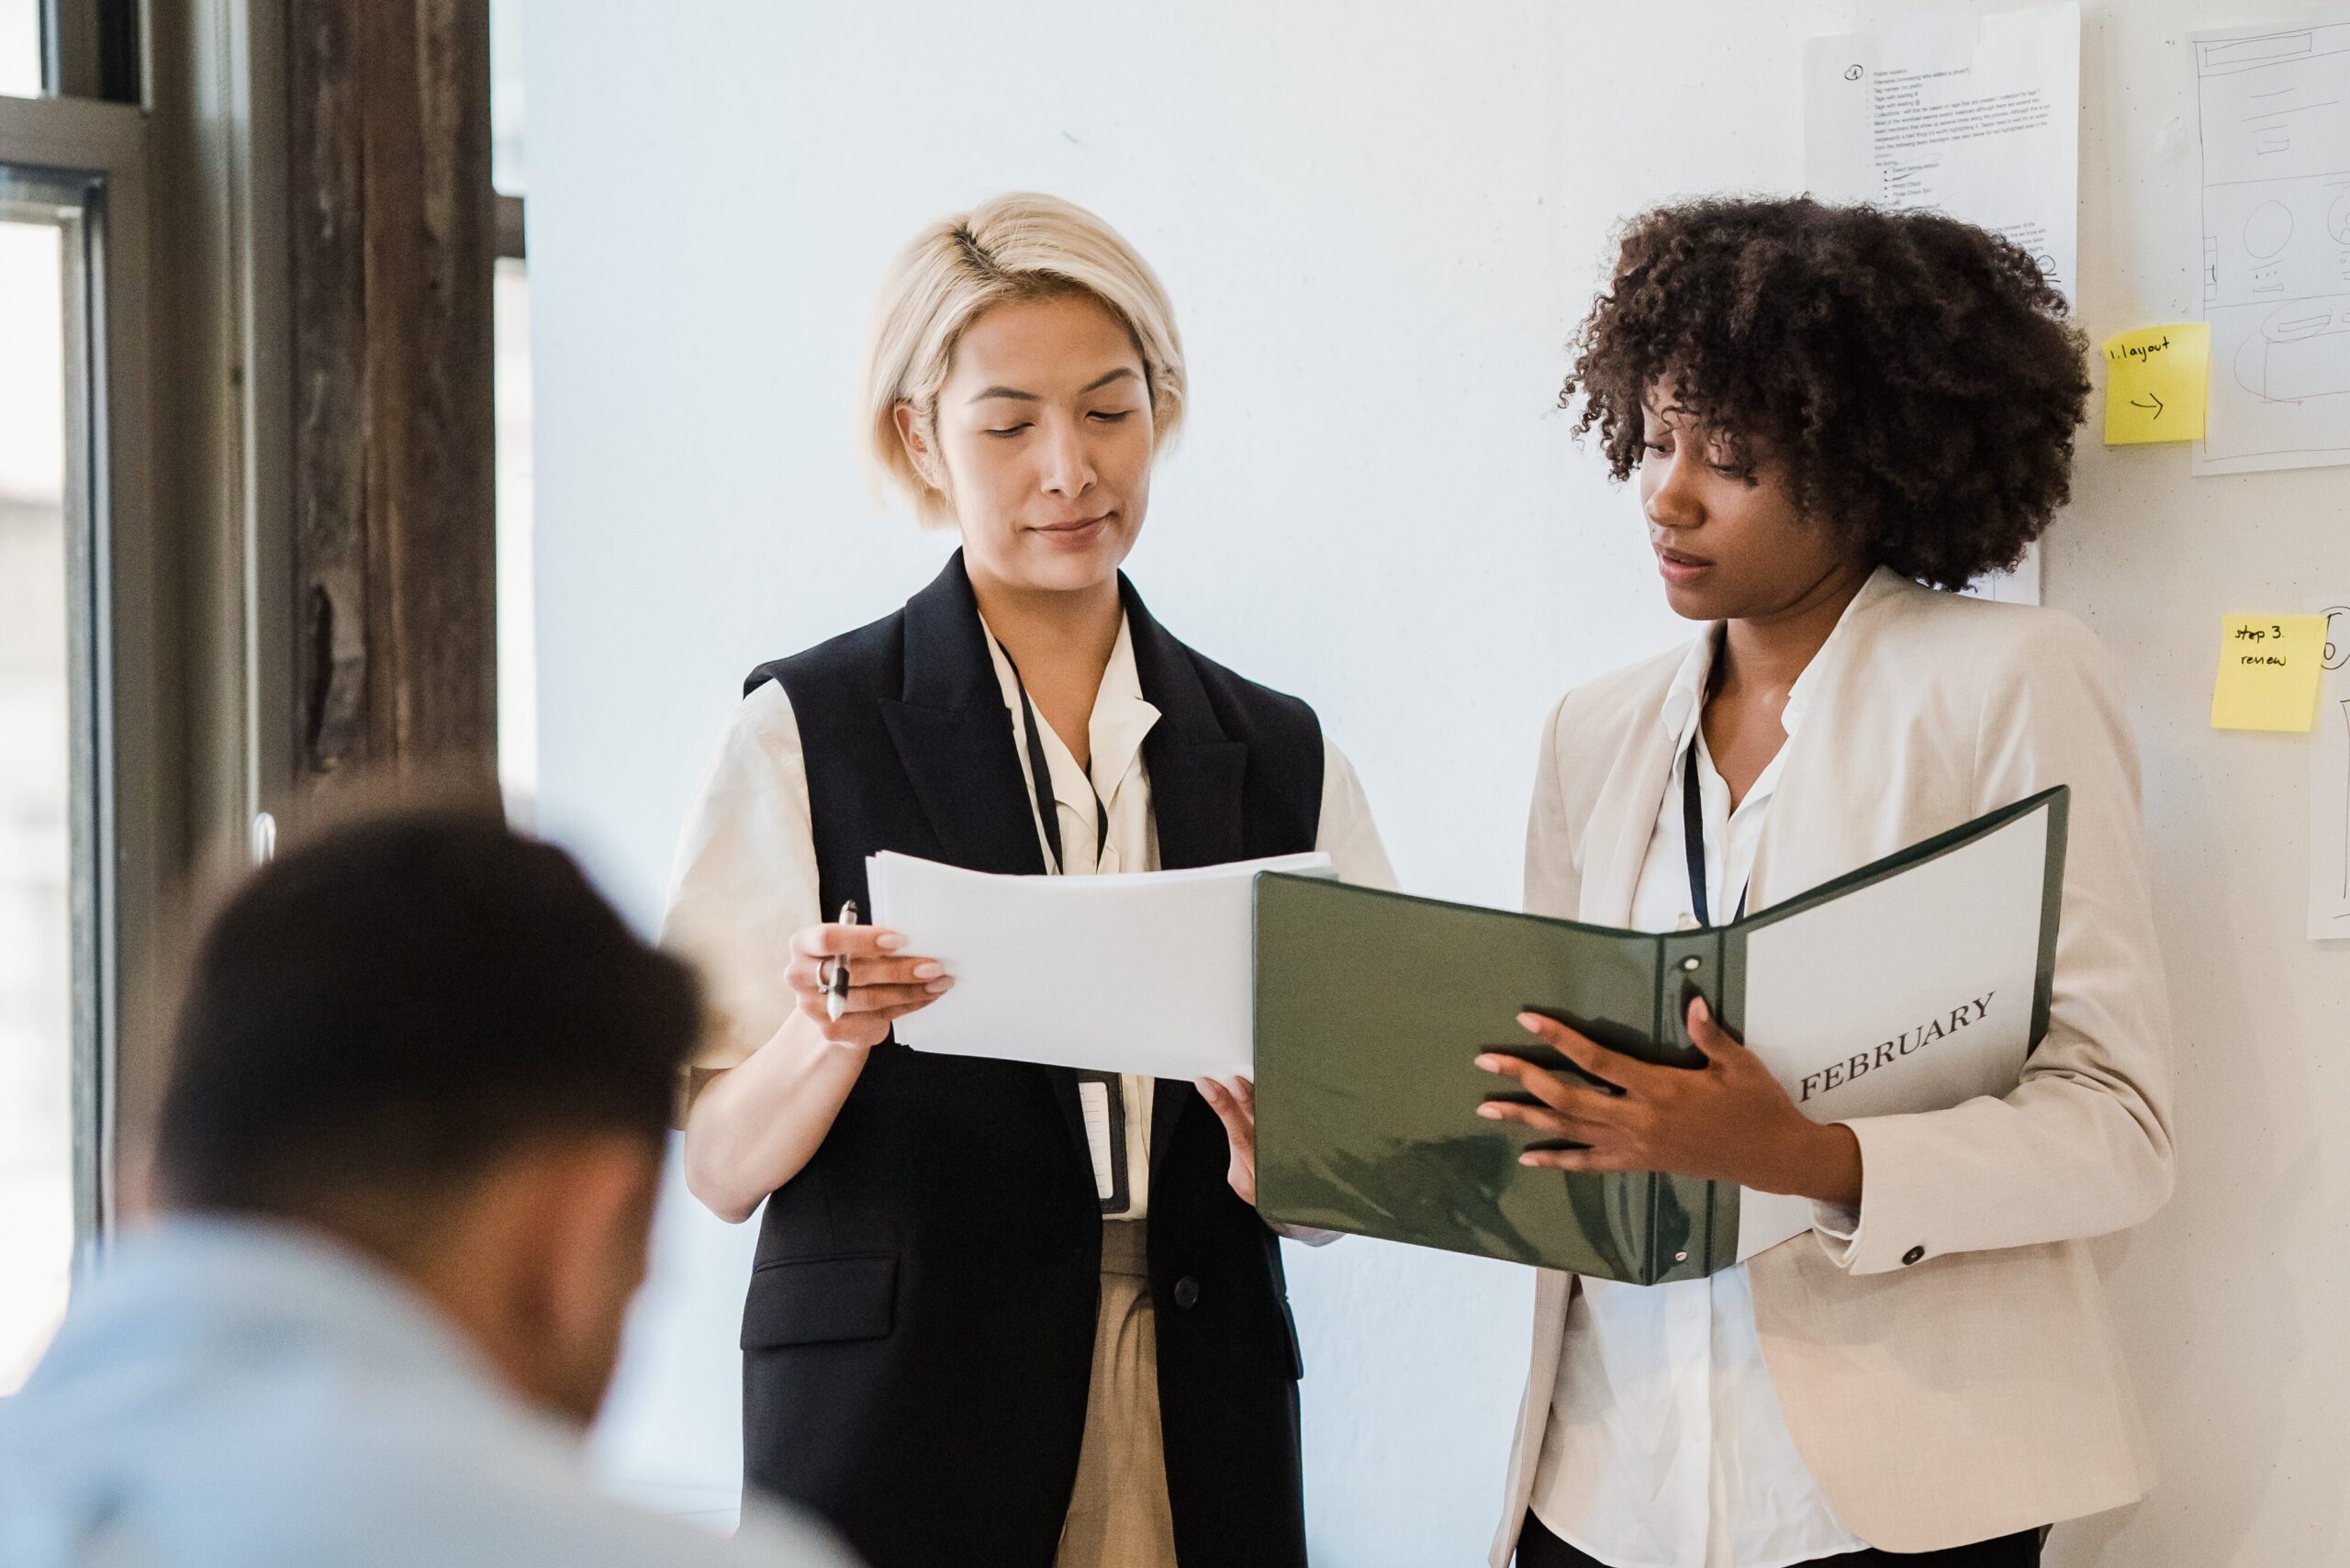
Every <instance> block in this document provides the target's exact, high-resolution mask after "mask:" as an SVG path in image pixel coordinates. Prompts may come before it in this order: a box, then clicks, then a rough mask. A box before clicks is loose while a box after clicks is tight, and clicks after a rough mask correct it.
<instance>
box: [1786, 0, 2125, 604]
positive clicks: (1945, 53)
mask: <svg viewBox="0 0 2350 1568" xmlns="http://www.w3.org/2000/svg"><path fill="white" fill-rule="evenodd" d="M2080 121H2081V8H2080V7H2079V6H2077V5H2070V4H2068V5H2063V6H2040V7H2038V8H2036V9H2033V10H2029V11H2010V12H2007V13H2005V14H2002V15H1999V16H1991V17H1977V16H1975V15H1974V14H1972V13H1971V12H1963V11H1930V12H1924V13H1921V14H1919V15H1917V16H1913V17H1903V18H1901V19H1900V20H1899V21H1897V22H1895V23H1894V24H1893V25H1892V26H1890V27H1887V28H1880V29H1878V30H1876V31H1874V32H1864V33H1843V34H1840V35H1837V36H1835V37H1832V38H1816V39H1811V40H1810V41H1809V42H1807V44H1805V46H1804V185H1805V186H1806V187H1807V189H1808V190H1809V191H1810V193H1811V194H1812V195H1813V196H1817V197H1818V198H1819V199H1820V200H1821V201H1838V202H1868V203H1871V204H1873V205H1874V206H1877V207H1891V208H1895V209H1897V210H1902V211H1910V210H1925V211H1930V212H1942V213H1947V214H1949V215H1950V216H1951V217H1953V218H1964V220H1965V221H1967V222H1969V223H1973V224H1976V225H1978V226H1980V227H1982V228H1985V229H1988V230H1992V231H1993V232H1994V233H1997V234H2002V235H2005V236H2006V237H2007V238H2009V239H2010V240H2012V241H2015V242H2016V243H2017V244H2019V245H2020V246H2022V247H2023V248H2024V249H2025V250H2026V251H2028V252H2031V256H2032V259H2033V260H2035V261H2037V262H2038V263H2040V270H2041V271H2042V273H2043V274H2046V275H2047V278H2048V280H2049V282H2051V283H2053V284H2054V285H2055V286H2056V287H2057V288H2058V290H2059V291H2061V292H2062V293H2063V294H2064V296H2065V298H2066V299H2067V300H2073V299H2074V293H2073V289H2074V284H2075V280H2076V276H2077V275H2078V274H2077V273H2076V270H2075V268H2076V254H2077V243H2078V242H2077V235H2078V231H2079V225H2078V222H2077V218H2076V209H2077V207H2078V202H2079V194H2080ZM1966 591H1967V592H1969V593H1971V594H1974V595H1975V596H1976V597H1978V598H1982V599H2005V600H2009V601H2012V602H2018V603H2023V604H2038V603H2039V602H2040V553H2039V549H2038V547H2037V546H2034V547H2033V549H2032V550H2031V552H2029V553H2028V554H2026V555H2025V556H2024V559H2023V560H2022V562H2021V563H2020V565H2019V566H2017V568H2016V569H2015V570H2014V571H2013V572H2007V573H1996V572H1995V573H1993V574H1992V575H1990V576H1989V577H1985V578H1983V579H1982V580H1980V581H1978V582H1975V583H1972V584H1969V585H1968V587H1967V590H1966Z"/></svg>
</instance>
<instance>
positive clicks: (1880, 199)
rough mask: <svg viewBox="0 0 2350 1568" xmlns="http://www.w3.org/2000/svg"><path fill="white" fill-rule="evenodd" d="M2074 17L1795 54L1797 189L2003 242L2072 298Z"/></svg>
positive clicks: (2025, 18) (1810, 46) (1856, 38)
mask: <svg viewBox="0 0 2350 1568" xmlns="http://www.w3.org/2000/svg"><path fill="white" fill-rule="evenodd" d="M2080 119H2081V10H2080V7H2079V6H2077V5H2069V4H2068V5H2063V6H2039V7H2036V8H2034V9H2031V10H2028V11H2009V12H2005V13H2002V14H2000V15H1997V16H1989V17H1976V16H1975V15H1974V14H1973V13H1971V12H1964V11H1933V12H1926V13H1922V14H1920V15H1918V16H1913V17H1903V18H1901V19H1900V20H1898V21H1897V22H1895V23H1894V24H1893V25H1892V26H1890V27H1887V28H1881V29H1879V30H1877V31H1874V32H1864V33H1845V34H1841V35H1839V36H1837V37H1833V38H1816V39H1811V40H1810V41H1809V42H1807V44H1806V45H1805V46H1804V184H1805V185H1807V187H1808V188H1809V189H1810V192H1811V194H1812V195H1813V196H1817V197H1818V198H1819V199H1820V200H1822V201H1840V202H1851V201H1865V202H1872V203H1874V204H1875V205H1876V206H1879V207H1895V208H1900V209H1904V210H1907V209H1912V208H1926V209H1928V210H1930V211H1934V212H1944V213H1948V214H1949V215H1950V216H1951V217H1953V218H1964V219H1965V220H1966V221H1967V222H1969V223H1975V224H1979V225H1981V226H1982V227H1983V228H1986V229H1988V230H1992V231H1993V232H1995V233H1998V234H2004V235H2006V236H2007V237H2008V238H2009V239H2010V240H2013V241H2015V242H2016V243H2017V244H2019V245H2020V246H2022V247H2023V248H2024V249H2025V250H2026V251H2028V252H2031V254H2032V256H2033V257H2034V258H2035V259H2036V260H2037V261H2038V262H2039V263H2040V270H2041V271H2042V272H2043V273H2045V274H2047V276H2048V279H2049V281H2050V282H2052V283H2053V284H2054V285H2055V286H2057V287H2058V288H2059V289H2061V290H2062V291H2063V292H2064V294H2065V297H2066V298H2068V299H2069V298H2071V297H2073V290H2074V286H2075V282H2076V275H2077V274H2076V271H2075V257H2076V249H2077V234H2078V220H2077V216H2076V214H2077V207H2078V195H2079V187H2080Z"/></svg>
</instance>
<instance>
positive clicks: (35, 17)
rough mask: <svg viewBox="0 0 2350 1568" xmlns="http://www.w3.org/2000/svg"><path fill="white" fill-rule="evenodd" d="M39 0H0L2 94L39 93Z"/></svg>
mask: <svg viewBox="0 0 2350 1568" xmlns="http://www.w3.org/2000/svg"><path fill="white" fill-rule="evenodd" d="M40 52H41V51H40V0H0V95H6V96H8V97H11V98H38V97H39V96H40V86H41V83H40Z"/></svg>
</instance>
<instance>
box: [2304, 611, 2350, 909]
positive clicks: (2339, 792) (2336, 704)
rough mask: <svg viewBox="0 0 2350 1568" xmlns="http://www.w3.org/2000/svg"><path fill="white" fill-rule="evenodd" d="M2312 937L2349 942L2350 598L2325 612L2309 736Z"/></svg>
mask: <svg viewBox="0 0 2350 1568" xmlns="http://www.w3.org/2000/svg"><path fill="white" fill-rule="evenodd" d="M2309 933H2310V939H2311V941H2313V942H2322V941H2325V940H2328V939H2330V938H2332V939H2344V940H2350V597H2345V598H2344V599H2337V600H2335V601H2334V602H2333V603H2332V604H2330V605H2328V606H2327V607H2326V609H2325V688H2324V695H2323V696H2322V699H2321V700H2320V701H2319V703H2318V711H2317V729H2316V731H2315V733H2313V734H2311V736H2310V924H2309Z"/></svg>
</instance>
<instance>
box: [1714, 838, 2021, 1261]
mask: <svg viewBox="0 0 2350 1568" xmlns="http://www.w3.org/2000/svg"><path fill="white" fill-rule="evenodd" d="M2048 820H2049V814H2048V812H2045V811H2037V812H2030V813H2028V814H2027V815H2024V816H2021V817H2019V818H2017V819H2016V820H2015V821H2014V822H2011V823H2008V824H2007V825H2005V826H2003V827H2001V828H1999V829H1998V830H1997V831H1996V832H1993V833H1990V834H1986V835H1985V836H1984V837H1982V838H1980V839H1977V840H1976V841H1975V842H1974V843H1973V844H1970V845H1968V846H1965V847H1964V848H1962V849H1957V850H1953V851H1952V852H1950V853H1948V854H1946V855H1943V856H1942V857H1939V858H1936V859H1933V860H1930V861H1928V862H1926V863H1925V864H1924V865H1921V866H1918V867H1914V868H1910V869H1909V870H1907V871H1905V872H1903V873H1902V874H1901V875H1899V876H1897V877H1895V878H1893V879H1890V880H1888V881H1886V882H1884V883H1882V884H1881V885H1879V886H1877V887H1875V888H1872V889H1869V890H1866V891H1864V892H1861V893H1856V894H1851V895H1848V896H1846V897H1843V898H1839V899H1833V900H1830V902H1826V903H1823V904H1820V905H1818V906H1817V907H1815V908H1812V909H1807V910H1804V911H1802V912H1800V913H1795V914H1791V915H1788V916H1787V917H1785V919H1782V920H1777V921H1773V922H1769V923H1767V924H1762V925H1758V926H1757V927H1756V928H1755V929H1754V931H1753V932H1752V934H1751V935H1750V936H1749V937H1748V938H1747V946H1746V976H1747V979H1746V1039H1747V1044H1748V1045H1749V1046H1750V1047H1751V1048H1752V1049H1753V1051H1754V1052H1755V1054H1756V1055H1757V1056H1759V1057H1761V1058H1762V1061H1763V1064H1764V1065H1765V1066H1767V1067H1769V1068H1770V1070H1771V1073H1772V1076H1773V1077H1774V1078H1776V1079H1777V1080H1778V1081H1779V1082H1780V1084H1781V1085H1782V1086H1784V1087H1785V1090H1786V1092H1787V1093H1788V1095H1789V1096H1790V1097H1791V1098H1793V1099H1794V1100H1795V1102H1796V1107H1797V1108H1798V1109H1800V1110H1801V1111H1802V1112H1803V1113H1804V1114H1806V1115H1807V1116H1809V1117H1811V1118H1812V1119H1813V1120H1814V1121H1820V1122H1833V1121H1843V1120H1847V1119H1849V1118H1852V1117H1855V1116H1884V1115H1893V1114H1900V1113H1904V1112H1910V1111H1938V1110H1942V1109H1946V1108H1947V1107H1949V1106H1952V1105H1955V1104H1958V1103H1961V1102H1962V1101H1965V1100H1969V1099H1973V1098H1975V1097H1976V1096H1979V1095H1986V1094H1987V1095H2004V1094H2006V1093H2007V1092H2009V1090H2011V1089H2013V1088H2014V1087H2015V1086H2016V1081H2017V1080H2018V1078H2019V1077H2020V1075H2021V1073H2022V1071H2023V1064H2024V1058H2025V1055H2026V1053H2027V1051H2028V1050H2029V1048H2030V1047H2031V1016H2032V996H2033V990H2034V985H2035V982H2036V980H2038V977H2039V971H2040V924H2041V907H2042V898H2043V895H2044V890H2045V885H2046V879H2045V872H2046V868H2047V857H2048ZM1738 1213H1739V1225H1738V1256H1739V1258H1740V1260H1741V1261H1742V1260H1745V1259H1748V1258H1751V1257H1752V1256H1753V1255H1754V1254H1755V1253H1757V1252H1760V1251H1762V1249H1765V1248H1769V1247H1775V1246H1777V1245H1778V1244H1779V1243H1780V1242H1782V1241H1785V1240H1786V1239H1787V1238H1789V1237H1791V1236H1799V1235H1801V1234H1802V1233H1803V1232H1804V1231H1806V1230H1808V1229H1809V1228H1811V1223H1812V1205H1811V1204H1810V1202H1809V1201H1808V1200H1807V1199H1803V1198H1789V1197H1785V1196H1784V1195H1780V1194H1776V1193H1755V1192H1751V1191H1741V1192H1740V1193H1739V1198H1738Z"/></svg>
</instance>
